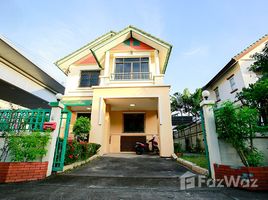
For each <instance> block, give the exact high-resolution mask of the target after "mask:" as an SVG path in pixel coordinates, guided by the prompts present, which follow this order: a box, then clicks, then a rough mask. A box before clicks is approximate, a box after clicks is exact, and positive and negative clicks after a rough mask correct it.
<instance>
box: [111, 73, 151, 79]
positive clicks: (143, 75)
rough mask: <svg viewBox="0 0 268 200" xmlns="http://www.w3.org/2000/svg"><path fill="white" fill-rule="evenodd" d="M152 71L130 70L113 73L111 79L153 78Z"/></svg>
mask: <svg viewBox="0 0 268 200" xmlns="http://www.w3.org/2000/svg"><path fill="white" fill-rule="evenodd" d="M151 79H152V75H151V73H150V72H129V73H112V74H111V80H116V81H126V80H151Z"/></svg>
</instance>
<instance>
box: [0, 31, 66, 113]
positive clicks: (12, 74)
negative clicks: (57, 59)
mask: <svg viewBox="0 0 268 200" xmlns="http://www.w3.org/2000/svg"><path fill="white" fill-rule="evenodd" d="M54 67H55V70H58V69H57V67H56V66H54ZM53 73H54V72H51V74H53ZM59 92H60V93H64V86H63V85H62V84H60V83H58V82H57V81H56V80H55V79H54V78H52V77H51V76H50V75H48V74H47V73H46V72H44V71H43V70H42V69H41V68H40V67H39V66H37V65H36V64H35V63H34V62H33V61H32V60H30V59H29V58H27V57H26V56H25V55H23V54H22V53H21V52H20V51H19V50H18V49H17V48H16V47H15V46H14V45H13V44H11V43H10V42H9V41H8V40H7V39H6V38H4V37H2V36H0V109H12V108H14V109H18V108H49V105H48V103H49V102H51V101H56V98H55V94H56V93H59Z"/></svg>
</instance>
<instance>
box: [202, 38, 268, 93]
mask: <svg viewBox="0 0 268 200" xmlns="http://www.w3.org/2000/svg"><path fill="white" fill-rule="evenodd" d="M267 40H268V34H266V35H264V36H263V37H261V38H260V39H259V40H257V41H256V42H254V43H252V44H251V45H250V46H248V47H246V48H245V49H244V50H243V51H241V52H240V53H238V54H236V55H235V56H234V57H232V58H231V60H230V61H229V62H228V63H227V64H226V65H225V66H224V67H223V68H222V69H221V70H220V71H219V72H218V73H217V74H216V75H215V76H214V77H213V78H212V79H211V80H210V81H209V82H208V83H207V84H206V85H205V86H204V87H203V89H207V88H208V87H209V86H210V85H212V84H213V83H214V82H215V81H217V80H218V79H219V78H220V77H221V76H222V75H224V74H225V73H226V72H227V71H228V70H229V69H231V68H232V67H233V66H235V64H236V63H237V62H238V61H239V59H241V58H242V57H243V56H245V55H246V54H248V53H249V52H251V51H252V50H254V49H255V48H256V47H258V46H259V45H261V44H263V43H264V42H265V41H267Z"/></svg>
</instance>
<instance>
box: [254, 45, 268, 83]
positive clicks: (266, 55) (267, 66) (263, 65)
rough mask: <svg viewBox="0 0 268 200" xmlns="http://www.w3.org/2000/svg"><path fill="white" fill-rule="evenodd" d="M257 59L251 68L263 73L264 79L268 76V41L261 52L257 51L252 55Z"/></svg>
mask: <svg viewBox="0 0 268 200" xmlns="http://www.w3.org/2000/svg"><path fill="white" fill-rule="evenodd" d="M252 58H253V59H255V60H256V61H255V62H254V63H253V65H252V66H251V68H250V70H252V71H254V72H256V73H260V74H262V75H263V77H262V79H265V78H268V76H267V75H268V43H266V44H265V47H264V49H263V50H262V51H261V52H260V53H255V54H254V55H253V56H252Z"/></svg>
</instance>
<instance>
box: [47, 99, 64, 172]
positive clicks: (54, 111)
mask: <svg viewBox="0 0 268 200" xmlns="http://www.w3.org/2000/svg"><path fill="white" fill-rule="evenodd" d="M49 105H50V106H51V107H52V108H51V114H50V119H49V121H50V122H56V128H55V130H53V131H52V132H51V140H50V144H49V145H48V152H47V155H46V160H47V161H48V167H47V176H50V175H51V172H52V165H53V159H54V154H55V149H56V142H57V137H58V134H59V130H60V121H61V111H62V109H63V108H64V105H63V104H62V103H61V102H50V103H49Z"/></svg>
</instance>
